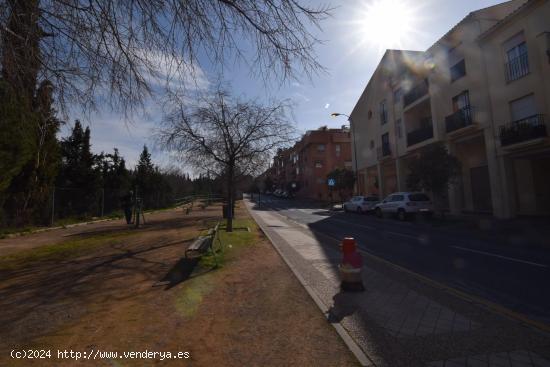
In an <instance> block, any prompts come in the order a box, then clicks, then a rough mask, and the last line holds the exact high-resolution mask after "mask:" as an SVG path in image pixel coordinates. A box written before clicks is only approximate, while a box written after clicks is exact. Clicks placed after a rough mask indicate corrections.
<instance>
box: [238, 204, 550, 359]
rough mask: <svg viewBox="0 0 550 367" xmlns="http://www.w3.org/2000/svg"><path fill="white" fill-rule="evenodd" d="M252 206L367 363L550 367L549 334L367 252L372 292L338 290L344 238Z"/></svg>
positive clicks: (366, 268) (367, 276)
mask: <svg viewBox="0 0 550 367" xmlns="http://www.w3.org/2000/svg"><path fill="white" fill-rule="evenodd" d="M247 206H248V207H249V209H250V211H251V213H252V215H253V217H254V218H255V219H256V221H257V222H258V224H259V225H260V227H261V228H262V230H263V231H264V232H265V233H266V234H267V235H268V237H269V238H270V239H271V241H272V242H273V244H274V246H275V247H276V249H277V250H278V251H279V252H280V253H281V255H282V256H283V258H284V259H285V260H286V261H287V263H288V264H289V266H290V267H291V268H292V269H293V270H294V272H295V273H296V274H297V276H298V277H299V278H300V279H301V280H302V282H303V284H304V286H306V288H307V289H308V290H309V291H310V293H312V294H313V297H314V298H317V299H318V300H319V303H320V307H321V308H322V309H323V310H325V311H327V317H328V319H329V320H330V321H331V322H333V323H336V324H338V325H340V326H342V327H343V328H344V329H345V330H346V332H347V333H348V335H349V336H351V338H352V339H353V341H354V342H355V343H356V344H357V345H358V346H359V347H360V348H361V350H362V351H363V352H364V354H365V355H366V356H367V358H368V359H367V361H366V362H365V364H366V365H375V366H392V367H394V366H550V336H549V335H548V334H546V333H541V332H539V331H535V330H533V329H531V328H527V327H525V326H522V325H520V324H518V323H517V322H516V321H512V320H510V319H508V318H506V317H503V316H501V315H499V314H496V313H493V312H491V311H488V310H486V309H484V308H482V307H480V306H478V305H474V304H472V303H471V302H467V301H466V300H464V299H462V298H459V297H457V296H456V295H455V294H453V293H452V292H448V290H447V289H445V288H438V287H434V286H433V284H429V283H425V282H422V281H419V280H418V278H416V277H414V276H413V275H411V274H410V273H408V272H406V271H402V270H399V269H398V268H396V267H395V266H392V264H390V263H389V262H386V261H383V260H381V259H379V258H378V257H375V256H371V255H368V254H367V253H364V255H365V260H366V261H365V266H364V269H363V279H364V284H365V287H366V291H365V292H363V293H359V294H349V293H343V292H340V290H339V279H338V274H337V264H338V261H339V259H340V254H339V250H338V246H337V244H338V241H337V239H338V238H334V237H332V236H328V235H325V234H323V233H322V232H321V231H317V230H312V228H311V227H308V226H307V225H304V224H300V223H297V222H295V221H292V220H289V219H288V217H286V216H283V215H281V214H279V213H278V212H277V211H275V210H271V209H269V208H258V207H256V206H255V205H254V204H253V203H250V202H247ZM333 225H334V223H333ZM325 226H328V223H325ZM336 227H338V225H336Z"/></svg>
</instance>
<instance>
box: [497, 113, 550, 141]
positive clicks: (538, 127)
mask: <svg viewBox="0 0 550 367" xmlns="http://www.w3.org/2000/svg"><path fill="white" fill-rule="evenodd" d="M545 136H548V132H547V131H546V125H545V123H544V116H543V115H533V116H530V117H527V118H524V119H522V120H519V121H514V122H512V123H510V124H507V125H504V126H501V127H500V144H501V145H502V146H507V145H512V144H516V143H521V142H524V141H529V140H533V139H537V138H543V137H545Z"/></svg>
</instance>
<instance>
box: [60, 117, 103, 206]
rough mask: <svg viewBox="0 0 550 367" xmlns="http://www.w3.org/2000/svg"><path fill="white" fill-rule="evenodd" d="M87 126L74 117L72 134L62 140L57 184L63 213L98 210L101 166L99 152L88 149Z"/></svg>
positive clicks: (88, 136)
mask: <svg viewBox="0 0 550 367" xmlns="http://www.w3.org/2000/svg"><path fill="white" fill-rule="evenodd" d="M90 134H91V132H90V128H89V127H86V129H82V124H81V123H80V121H78V120H76V121H75V125H74V127H73V130H72V133H71V136H69V137H68V138H65V139H63V141H62V142H61V157H62V164H61V171H60V174H59V176H58V180H57V185H58V186H60V187H61V188H60V191H61V193H62V196H61V199H60V201H61V202H60V206H61V208H60V211H61V215H62V216H68V215H78V216H88V215H97V214H98V213H99V205H100V203H99V201H100V195H101V192H100V189H101V170H100V166H99V164H98V156H96V155H94V154H93V153H92V151H91V144H90Z"/></svg>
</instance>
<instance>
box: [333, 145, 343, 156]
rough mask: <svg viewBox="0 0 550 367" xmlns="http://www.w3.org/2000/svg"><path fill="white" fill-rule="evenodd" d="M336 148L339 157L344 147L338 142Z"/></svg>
mask: <svg viewBox="0 0 550 367" xmlns="http://www.w3.org/2000/svg"><path fill="white" fill-rule="evenodd" d="M334 149H335V151H336V156H337V157H339V156H340V151H341V150H342V147H341V146H340V144H336V146H335V147H334Z"/></svg>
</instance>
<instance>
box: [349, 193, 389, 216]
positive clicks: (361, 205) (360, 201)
mask: <svg viewBox="0 0 550 367" xmlns="http://www.w3.org/2000/svg"><path fill="white" fill-rule="evenodd" d="M379 202H380V199H378V196H354V197H352V198H351V199H350V201H346V202H345V203H344V211H345V212H357V213H359V214H361V213H367V212H370V211H373V210H374V206H375V205H376V204H378V203H379Z"/></svg>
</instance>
